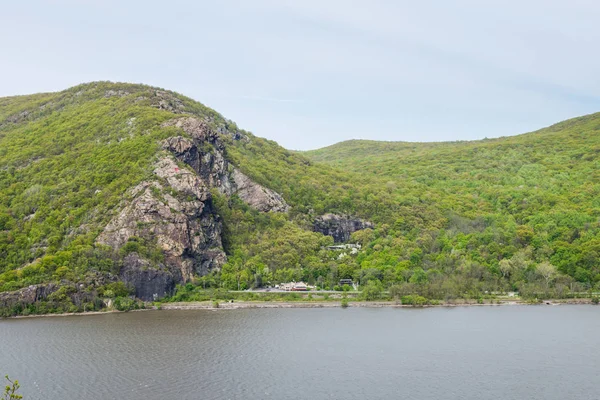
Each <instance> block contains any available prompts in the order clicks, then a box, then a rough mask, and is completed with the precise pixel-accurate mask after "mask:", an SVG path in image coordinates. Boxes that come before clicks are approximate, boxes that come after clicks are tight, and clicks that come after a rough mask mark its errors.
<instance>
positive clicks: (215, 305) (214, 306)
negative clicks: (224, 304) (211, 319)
mask: <svg viewBox="0 0 600 400" xmlns="http://www.w3.org/2000/svg"><path fill="white" fill-rule="evenodd" d="M212 306H213V308H219V302H218V301H216V300H214V301H213V302H212Z"/></svg>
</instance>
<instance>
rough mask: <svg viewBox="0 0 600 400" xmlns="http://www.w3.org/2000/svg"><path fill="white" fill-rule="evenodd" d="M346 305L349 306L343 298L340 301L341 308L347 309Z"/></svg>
mask: <svg viewBox="0 0 600 400" xmlns="http://www.w3.org/2000/svg"><path fill="white" fill-rule="evenodd" d="M348 305H349V304H348V299H346V298H343V299H342V308H347V307H348Z"/></svg>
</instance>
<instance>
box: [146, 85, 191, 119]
mask: <svg viewBox="0 0 600 400" xmlns="http://www.w3.org/2000/svg"><path fill="white" fill-rule="evenodd" d="M152 106H153V107H156V108H158V109H160V110H166V111H170V112H172V113H175V114H182V113H184V112H185V106H184V105H183V102H182V101H181V100H179V98H177V97H176V96H174V95H172V94H170V93H168V92H165V91H162V90H157V91H155V92H154V98H153V101H152Z"/></svg>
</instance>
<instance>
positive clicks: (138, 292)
mask: <svg viewBox="0 0 600 400" xmlns="http://www.w3.org/2000/svg"><path fill="white" fill-rule="evenodd" d="M121 279H122V280H123V282H125V283H126V284H127V285H129V286H130V287H132V288H133V293H134V295H135V297H137V298H138V299H142V300H145V301H156V300H158V299H160V298H163V297H165V296H169V295H171V294H173V292H174V290H175V278H174V277H173V274H172V273H171V271H169V270H168V268H167V267H166V266H164V265H159V266H157V267H152V266H150V263H149V262H148V261H147V260H144V259H142V258H140V257H139V256H138V255H137V254H135V253H132V254H128V255H127V256H126V257H125V258H124V259H123V269H122V271H121Z"/></svg>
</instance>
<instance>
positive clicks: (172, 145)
mask: <svg viewBox="0 0 600 400" xmlns="http://www.w3.org/2000/svg"><path fill="white" fill-rule="evenodd" d="M163 126H175V127H178V128H181V129H182V130H183V131H184V132H185V133H187V134H188V135H190V136H191V139H188V138H184V137H182V136H177V137H171V138H168V139H166V140H164V141H163V148H164V149H166V150H169V151H170V152H171V153H173V155H174V156H175V157H176V158H177V159H178V160H179V161H182V162H184V163H186V164H187V165H189V166H190V167H192V169H193V170H194V171H195V172H197V174H198V175H199V177H200V179H202V181H203V182H204V184H205V185H206V186H208V187H211V188H217V189H218V190H219V192H221V193H222V194H225V195H227V196H231V195H234V194H236V195H238V196H239V197H240V199H241V200H242V201H244V202H245V203H247V204H248V205H249V206H251V207H254V208H256V209H257V210H259V211H263V212H269V211H272V212H287V211H289V206H288V204H287V203H286V202H285V200H284V199H283V197H281V195H280V194H279V193H277V192H275V191H273V190H271V189H269V188H266V187H264V186H262V185H259V184H258V183H256V182H254V181H253V180H252V179H250V178H249V177H248V176H246V175H245V174H244V173H242V172H241V171H240V170H238V169H237V168H235V167H234V166H233V165H231V164H230V163H229V162H228V161H227V159H226V158H225V156H224V150H225V145H224V143H223V141H222V140H221V138H220V135H222V133H217V132H215V131H214V130H212V129H211V128H210V127H209V125H208V124H207V123H206V122H204V121H201V120H198V119H196V118H192V117H183V118H178V119H176V120H172V121H168V122H166V123H165V124H163ZM231 137H232V138H233V139H234V140H240V137H239V135H238V134H232V135H231Z"/></svg>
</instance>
